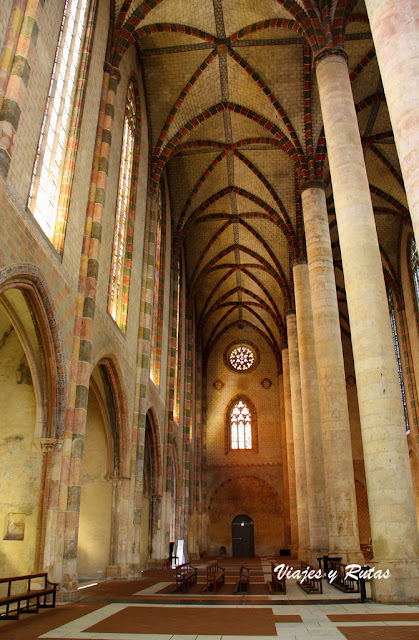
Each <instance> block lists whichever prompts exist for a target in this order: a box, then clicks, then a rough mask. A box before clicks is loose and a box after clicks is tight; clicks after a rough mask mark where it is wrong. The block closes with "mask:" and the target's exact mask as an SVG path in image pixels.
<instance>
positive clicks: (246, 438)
mask: <svg viewBox="0 0 419 640" xmlns="http://www.w3.org/2000/svg"><path fill="white" fill-rule="evenodd" d="M230 427H231V448H232V449H251V448H252V413H251V411H250V409H249V407H248V406H247V405H246V403H245V402H244V401H243V400H239V401H238V402H236V404H235V405H234V407H233V408H232V410H231V413H230Z"/></svg>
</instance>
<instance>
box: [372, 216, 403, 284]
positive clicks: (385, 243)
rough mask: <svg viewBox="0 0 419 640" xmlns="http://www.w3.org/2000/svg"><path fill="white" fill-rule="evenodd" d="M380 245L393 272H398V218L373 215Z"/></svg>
mask: <svg viewBox="0 0 419 640" xmlns="http://www.w3.org/2000/svg"><path fill="white" fill-rule="evenodd" d="M375 223H376V226H377V231H378V237H379V239H380V246H381V247H382V249H383V250H384V252H385V254H386V256H387V258H388V259H389V260H390V263H391V266H392V268H393V270H394V272H395V273H398V265H397V253H398V247H399V243H400V237H399V233H400V220H398V219H397V218H395V217H393V216H389V215H378V216H375Z"/></svg>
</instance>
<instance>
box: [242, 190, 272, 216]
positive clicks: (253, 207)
mask: <svg viewBox="0 0 419 640" xmlns="http://www.w3.org/2000/svg"><path fill="white" fill-rule="evenodd" d="M236 203H237V212H238V213H239V214H240V213H244V212H246V211H260V212H264V211H265V209H264V208H263V207H262V206H259V205H258V204H256V203H255V202H251V201H250V200H249V198H247V197H245V196H241V195H240V194H236Z"/></svg>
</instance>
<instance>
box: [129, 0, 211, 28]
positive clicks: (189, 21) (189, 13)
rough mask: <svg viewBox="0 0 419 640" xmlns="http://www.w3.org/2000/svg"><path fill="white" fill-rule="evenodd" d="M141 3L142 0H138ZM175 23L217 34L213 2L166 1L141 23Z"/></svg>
mask: <svg viewBox="0 0 419 640" xmlns="http://www.w3.org/2000/svg"><path fill="white" fill-rule="evenodd" d="M138 2H139V3H140V2H141V0H138ZM158 22H173V23H177V24H184V25H188V26H191V27H195V28H196V29H201V30H202V31H206V32H207V33H211V34H212V35H215V34H216V27H215V19H214V8H213V4H212V1H211V0H188V2H184V0H164V2H161V3H160V4H159V5H157V6H156V7H155V8H154V9H153V10H152V11H150V13H149V14H147V16H146V17H145V19H144V20H143V21H142V22H141V26H142V27H144V26H145V25H147V24H156V23H158Z"/></svg>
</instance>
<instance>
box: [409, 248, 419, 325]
mask: <svg viewBox="0 0 419 640" xmlns="http://www.w3.org/2000/svg"><path fill="white" fill-rule="evenodd" d="M409 266H410V273H411V275H412V282H413V291H414V294H415V295H414V297H415V303H416V311H417V312H418V313H419V254H418V248H417V245H416V242H415V239H414V237H413V236H412V238H411V240H410V250H409Z"/></svg>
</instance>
